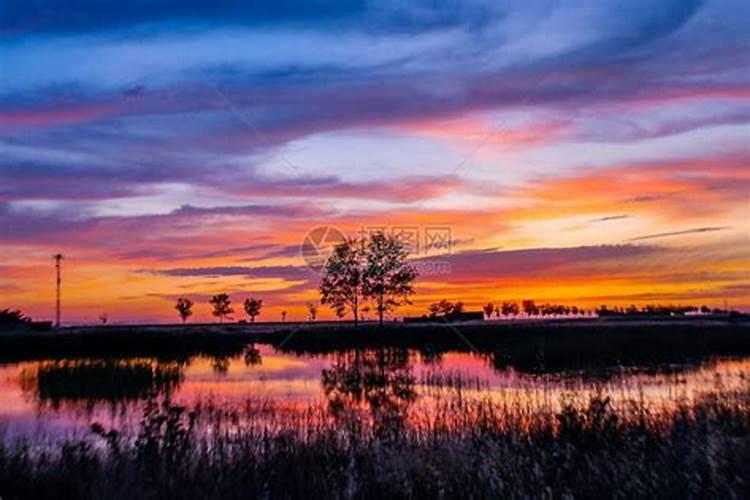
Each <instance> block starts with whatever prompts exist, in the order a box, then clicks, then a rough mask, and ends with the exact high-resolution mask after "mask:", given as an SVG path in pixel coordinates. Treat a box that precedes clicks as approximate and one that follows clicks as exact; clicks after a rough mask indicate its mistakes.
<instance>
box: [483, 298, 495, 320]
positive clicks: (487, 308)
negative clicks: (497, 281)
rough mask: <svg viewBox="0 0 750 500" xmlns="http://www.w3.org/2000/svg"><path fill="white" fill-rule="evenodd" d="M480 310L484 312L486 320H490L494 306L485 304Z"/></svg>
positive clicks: (489, 303) (490, 303)
mask: <svg viewBox="0 0 750 500" xmlns="http://www.w3.org/2000/svg"><path fill="white" fill-rule="evenodd" d="M482 309H483V310H484V315H485V316H486V317H487V319H490V318H492V313H493V312H494V311H495V304H493V303H492V302H487V303H486V304H485V305H484V307H483V308H482Z"/></svg>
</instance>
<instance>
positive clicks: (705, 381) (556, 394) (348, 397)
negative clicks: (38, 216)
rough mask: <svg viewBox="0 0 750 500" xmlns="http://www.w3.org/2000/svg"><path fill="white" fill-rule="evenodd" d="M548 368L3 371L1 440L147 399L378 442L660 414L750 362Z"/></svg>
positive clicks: (740, 374)
mask: <svg viewBox="0 0 750 500" xmlns="http://www.w3.org/2000/svg"><path fill="white" fill-rule="evenodd" d="M541 366H542V365H537V367H536V368H534V369H530V368H528V367H526V366H524V365H521V366H520V367H516V366H514V365H508V364H503V363H500V362H498V357H496V356H493V355H492V354H488V353H484V354H470V353H466V352H456V351H443V350H439V349H425V348H422V349H419V350H413V349H406V348H396V347H389V348H360V349H351V350H344V351H338V352H329V353H325V354H320V353H316V354H303V353H289V352H281V351H277V350H275V349H274V348H273V347H272V346H268V345H261V344H259V345H253V346H249V347H248V348H247V349H245V350H244V351H242V352H238V353H234V354H231V355H227V356H220V355H217V354H212V355H204V356H193V357H190V358H187V359H185V360H183V361H174V360H171V361H167V360H163V359H156V358H129V359H97V358H88V359H70V360H61V361H59V360H58V361H52V360H47V361H40V362H27V363H19V364H6V365H0V439H2V430H3V427H6V428H7V427H8V426H9V427H10V428H11V431H10V432H16V433H20V432H26V433H28V434H30V435H34V434H35V433H36V432H38V431H40V430H41V431H50V432H55V433H56V432H58V431H59V430H60V429H63V430H64V431H65V432H67V431H69V430H77V429H88V427H89V425H90V424H91V422H93V421H98V422H101V423H102V424H104V425H105V426H112V427H115V428H117V427H119V426H121V425H128V424H134V423H135V425H137V422H138V419H139V418H140V416H141V414H142V410H143V404H144V401H146V400H148V399H150V398H154V397H155V398H156V399H160V400H165V399H168V400H170V401H171V402H172V403H174V404H178V405H182V406H185V407H188V408H196V407H200V406H202V405H203V406H206V407H210V406H214V407H217V408H221V409H222V411H224V410H226V411H227V412H230V413H235V412H239V413H242V410H243V408H246V407H250V406H253V407H259V408H264V410H263V412H260V413H258V414H257V415H256V416H255V417H254V418H255V419H256V420H258V421H260V420H263V421H264V422H266V421H267V422H275V421H277V420H278V419H280V418H282V417H283V418H284V419H286V418H296V417H295V415H302V416H303V417H304V415H306V414H307V413H310V412H319V414H320V415H321V418H322V419H323V420H321V424H324V423H326V422H328V423H331V422H338V423H344V424H347V425H352V426H354V425H364V426H366V427H368V428H371V429H372V430H373V431H374V432H378V433H387V432H390V431H392V430H398V429H402V428H403V427H404V426H406V427H409V428H411V426H413V425H414V422H416V421H418V420H419V419H427V420H428V421H429V420H430V419H434V418H438V417H439V414H440V411H441V410H440V409H441V408H442V406H441V405H446V404H449V405H453V404H455V403H456V401H459V402H462V404H463V402H466V403H467V404H472V401H473V402H483V401H491V402H492V403H493V404H499V405H501V406H503V405H504V407H507V408H509V411H511V410H512V411H516V410H515V409H520V410H518V411H523V412H526V413H527V414H529V415H532V414H534V413H535V412H538V411H544V410H545V409H549V408H550V407H549V405H550V404H553V405H554V402H555V401H560V400H562V398H564V397H566V395H570V394H574V395H577V396H578V397H580V398H582V400H585V399H586V398H587V397H588V396H589V395H591V394H598V393H600V392H601V393H603V394H604V395H606V397H609V398H611V399H612V404H613V407H615V408H618V409H622V408H626V407H627V405H628V404H630V402H632V401H638V402H639V403H641V402H642V404H643V405H644V406H645V407H647V408H652V409H654V410H659V409H661V408H665V407H666V408H673V407H674V405H675V403H676V402H677V401H683V400H694V399H696V398H698V397H700V395H701V394H703V393H705V392H710V391H712V390H715V389H716V386H717V383H720V384H722V385H723V386H724V387H725V388H726V389H729V390H732V389H735V388H740V387H744V386H745V385H746V383H747V382H746V380H747V377H746V374H749V373H750V358H737V359H720V358H714V359H711V360H707V361H703V362H701V363H700V364H694V365H691V364H680V365H654V366H651V365H643V366H630V367H623V366H617V365H615V366H610V367H607V368H604V369H601V370H593V369H587V370H574V369H570V368H569V369H567V370H562V371H560V370H556V368H557V367H556V366H555V367H553V369H547V370H542V369H541V368H540V367H541ZM550 402H553V403H550ZM553 409H554V408H553ZM300 418H302V417H300ZM264 419H265V420H264ZM50 429H51V430H50Z"/></svg>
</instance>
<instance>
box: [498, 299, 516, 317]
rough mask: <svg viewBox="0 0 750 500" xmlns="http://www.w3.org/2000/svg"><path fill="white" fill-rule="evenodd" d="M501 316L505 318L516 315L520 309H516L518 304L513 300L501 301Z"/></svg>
mask: <svg viewBox="0 0 750 500" xmlns="http://www.w3.org/2000/svg"><path fill="white" fill-rule="evenodd" d="M501 310H502V313H503V316H505V317H506V318H507V317H508V316H510V315H513V316H516V315H517V314H518V313H519V312H520V310H519V309H518V304H516V303H515V302H503V305H502V307H501Z"/></svg>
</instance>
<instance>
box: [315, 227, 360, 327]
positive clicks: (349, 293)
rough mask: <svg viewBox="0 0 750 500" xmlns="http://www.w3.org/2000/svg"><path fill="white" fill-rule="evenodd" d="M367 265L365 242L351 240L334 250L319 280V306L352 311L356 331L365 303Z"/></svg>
mask: <svg viewBox="0 0 750 500" xmlns="http://www.w3.org/2000/svg"><path fill="white" fill-rule="evenodd" d="M366 265H367V264H366V261H365V252H364V247H363V245H362V242H361V241H358V240H354V239H348V240H346V241H344V242H342V243H340V244H338V245H336V247H335V248H334V249H333V253H332V254H331V256H330V257H329V258H328V261H326V265H325V267H324V269H323V278H322V279H321V280H320V287H319V290H320V302H321V303H322V304H327V305H329V306H331V308H332V309H333V310H334V311H337V310H339V309H340V308H348V309H350V310H351V311H352V315H353V316H354V326H355V327H356V326H357V324H358V323H359V312H360V307H361V305H362V302H363V301H364V275H365V270H366Z"/></svg>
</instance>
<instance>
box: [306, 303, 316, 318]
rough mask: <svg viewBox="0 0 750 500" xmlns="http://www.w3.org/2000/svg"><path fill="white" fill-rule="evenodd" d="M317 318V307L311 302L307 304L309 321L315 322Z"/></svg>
mask: <svg viewBox="0 0 750 500" xmlns="http://www.w3.org/2000/svg"><path fill="white" fill-rule="evenodd" d="M317 317H318V306H317V305H316V304H314V303H313V302H308V303H307V318H308V319H309V320H310V321H315V318H317Z"/></svg>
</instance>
